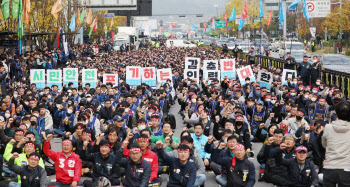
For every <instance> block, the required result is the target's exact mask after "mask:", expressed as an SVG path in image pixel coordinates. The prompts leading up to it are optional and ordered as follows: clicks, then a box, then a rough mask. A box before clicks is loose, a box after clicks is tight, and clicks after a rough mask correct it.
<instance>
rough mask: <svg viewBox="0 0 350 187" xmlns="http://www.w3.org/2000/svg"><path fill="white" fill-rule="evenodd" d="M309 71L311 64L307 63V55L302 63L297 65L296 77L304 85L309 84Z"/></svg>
mask: <svg viewBox="0 0 350 187" xmlns="http://www.w3.org/2000/svg"><path fill="white" fill-rule="evenodd" d="M310 69H311V64H310V62H309V57H308V56H307V55H304V57H303V62H302V63H300V64H299V67H298V75H299V78H301V80H303V84H304V85H309V84H310Z"/></svg>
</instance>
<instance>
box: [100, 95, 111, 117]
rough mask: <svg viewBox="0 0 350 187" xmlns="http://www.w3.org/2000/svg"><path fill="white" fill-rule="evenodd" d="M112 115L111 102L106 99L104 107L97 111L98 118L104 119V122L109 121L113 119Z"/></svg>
mask: <svg viewBox="0 0 350 187" xmlns="http://www.w3.org/2000/svg"><path fill="white" fill-rule="evenodd" d="M112 113H113V110H112V107H111V100H109V99H106V101H105V102H104V106H103V107H101V109H100V111H99V118H100V119H104V120H105V121H108V120H111V119H113V116H112Z"/></svg>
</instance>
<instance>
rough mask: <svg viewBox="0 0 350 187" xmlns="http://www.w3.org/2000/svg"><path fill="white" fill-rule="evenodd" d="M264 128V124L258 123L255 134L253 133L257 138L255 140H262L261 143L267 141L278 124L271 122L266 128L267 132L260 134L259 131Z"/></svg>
mask: <svg viewBox="0 0 350 187" xmlns="http://www.w3.org/2000/svg"><path fill="white" fill-rule="evenodd" d="M264 128H265V124H264V123H260V125H259V128H258V131H256V134H255V137H256V138H257V140H258V141H259V142H263V144H265V143H266V142H267V140H268V138H269V137H273V135H274V132H275V130H276V129H278V125H277V124H276V123H273V124H271V125H270V126H269V127H268V128H267V134H261V131H262V129H264Z"/></svg>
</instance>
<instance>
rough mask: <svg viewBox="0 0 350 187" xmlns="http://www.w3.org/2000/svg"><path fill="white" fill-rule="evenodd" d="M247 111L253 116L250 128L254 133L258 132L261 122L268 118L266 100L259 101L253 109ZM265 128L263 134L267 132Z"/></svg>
mask: <svg viewBox="0 0 350 187" xmlns="http://www.w3.org/2000/svg"><path fill="white" fill-rule="evenodd" d="M247 113H248V114H249V115H250V116H252V120H251V124H250V128H251V132H252V135H255V134H256V131H257V129H258V128H259V125H260V123H265V121H266V120H267V118H268V116H269V115H268V112H267V111H265V108H264V102H263V101H258V102H257V103H256V105H255V107H253V108H252V109H247ZM266 133H267V132H266V131H265V130H263V131H262V134H266Z"/></svg>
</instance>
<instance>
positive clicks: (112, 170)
mask: <svg viewBox="0 0 350 187" xmlns="http://www.w3.org/2000/svg"><path fill="white" fill-rule="evenodd" d="M97 136H98V137H101V139H102V138H103V136H99V135H97ZM99 147H100V151H99V152H96V153H91V152H90V151H89V149H86V147H85V142H84V148H83V149H84V150H85V151H86V152H85V154H83V155H82V159H83V160H88V161H91V162H94V166H93V172H92V175H91V177H92V180H85V181H84V182H83V184H84V186H85V187H92V186H97V183H98V181H99V179H100V177H105V178H107V179H108V180H109V181H110V182H111V185H113V186H114V185H120V168H119V166H118V164H116V160H117V157H116V156H115V155H114V154H111V145H110V144H109V143H108V141H107V140H100V142H99Z"/></svg>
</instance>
